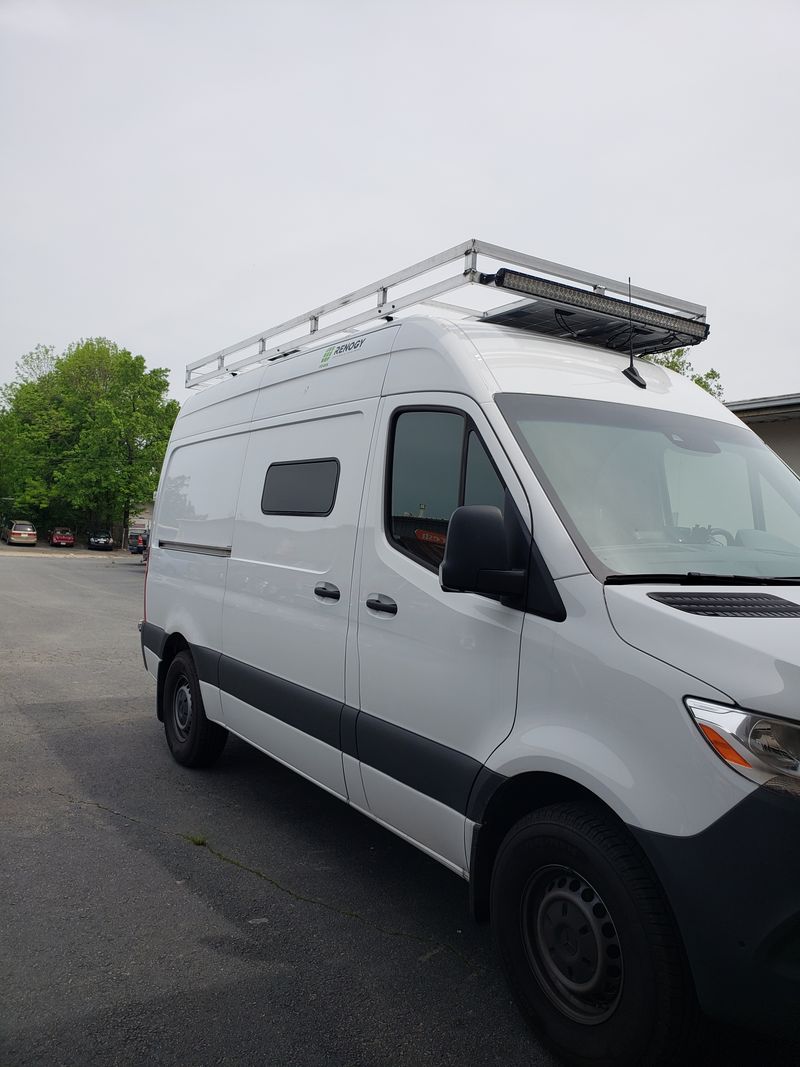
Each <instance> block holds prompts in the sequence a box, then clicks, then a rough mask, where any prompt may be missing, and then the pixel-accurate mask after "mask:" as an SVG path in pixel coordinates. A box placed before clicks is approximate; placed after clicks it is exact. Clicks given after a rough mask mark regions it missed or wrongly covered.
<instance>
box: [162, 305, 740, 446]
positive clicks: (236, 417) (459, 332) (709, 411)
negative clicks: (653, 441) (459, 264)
mask: <svg viewBox="0 0 800 1067" xmlns="http://www.w3.org/2000/svg"><path fill="white" fill-rule="evenodd" d="M390 364H391V369H390ZM627 365H628V357H627V356H626V355H623V354H621V353H616V352H610V351H608V350H607V349H601V348H594V347H591V346H588V345H583V344H579V343H577V342H575V341H565V340H561V339H558V338H551V337H543V336H541V335H538V334H535V333H530V332H528V331H525V330H520V329H515V328H513V327H508V326H500V325H497V324H492V323H487V322H481V321H477V320H468V319H462V320H460V321H456V320H455V319H450V318H445V317H442V316H435V317H434V316H429V315H425V316H422V315H420V316H414V317H411V318H407V319H404V320H403V321H402V322H399V323H393V324H384V325H383V326H381V327H380V328H378V329H373V330H369V331H367V332H366V333H363V334H359V335H354V336H352V337H350V338H349V339H346V340H345V341H342V342H340V343H338V344H336V345H328V346H327V347H324V346H320V347H318V348H315V349H311V350H309V351H305V352H300V353H298V354H296V355H291V356H287V357H284V358H283V359H280V360H275V361H272V362H270V363H268V364H267V365H266V366H262V367H258V368H254V369H253V370H251V371H248V372H247V373H241V374H237V375H236V376H233V377H229V378H226V379H224V380H223V381H221V382H219V383H218V384H216V385H213V386H210V387H208V388H205V389H200V390H196V391H195V392H193V393H192V394H191V395H190V396H189V398H188V399H187V400H186V401H185V403H184V405H183V408H182V409H181V414H180V416H179V423H180V422H185V421H186V420H187V418H188V417H189V416H191V415H194V416H196V417H195V418H188V422H186V424H185V425H183V426H180V427H179V426H177V425H176V436H178V437H186V436H191V435H193V434H195V433H199V432H203V431H204V430H205V429H212V428H214V429H218V428H221V427H222V426H225V425H233V424H236V423H242V422H249V421H251V419H252V418H253V417H254V413H255V411H256V402H257V397H258V394H259V393H261V391H262V390H267V391H269V392H270V393H272V389H273V387H275V393H274V394H273V395H274V398H275V403H274V404H270V403H269V402H265V403H262V402H261V401H259V402H258V403H259V411H261V412H266V411H267V410H268V411H270V413H271V414H272V413H274V414H281V413H284V412H286V411H290V410H293V408H292V406H291V405H292V401H291V400H290V398H289V396H288V395H287V394H286V390H287V389H288V388H289V387H290V383H293V382H296V383H297V387H298V388H297V389H294V388H293V389H291V394H292V395H294V396H295V401H294V404H295V409H297V408H306V407H315V406H322V405H324V404H332V403H336V402H341V401H343V400H346V399H353V398H355V397H356V396H357V395H358V396H369V395H373V396H374V395H379V394H381V393H383V394H390V393H399V392H402V393H405V392H419V391H431V392H433V391H451V392H452V391H456V392H463V393H466V394H468V395H470V396H472V397H473V398H474V399H475V400H477V401H478V403H487V402H489V401H490V400H491V398H492V397H493V396H494V394H495V393H498V392H518V393H534V394H541V395H553V396H573V397H576V398H582V399H593V400H601V401H607V402H615V403H625V404H633V405H636V406H641V407H658V408H662V409H666V410H675V411H682V412H685V413H688V414H697V415H701V416H703V417H706V418H713V419H717V420H720V421H724V422H737V421H738V420H737V418H736V416H735V415H734V414H733V413H732V412H730V411H728V409H727V408H726V407H725V406H724V405H723V404H721V403H720V402H719V401H717V400H716V399H715V398H713V397H711V396H710V395H709V394H707V393H705V392H704V391H703V390H701V389H699V388H698V387H697V386H695V385H694V384H693V383H692V382H691V381H689V380H688V379H686V378H684V377H683V376H681V375H679V374H676V373H674V372H672V371H668V370H666V369H665V368H663V367H659V366H657V365H655V364H652V363H649V362H647V361H645V360H637V367H638V368H639V371H640V373H641V374H642V376H643V378H644V380H645V382H646V386H647V388H646V389H639V388H637V387H636V386H635V385H633V384H632V383H631V382H630V381H628V380H627V379H626V378H625V377H624V376H623V374H622V371H623V369H624V368H625V367H626V366H627ZM346 368H350V373H349V375H347V383H348V384H347V385H346V386H345V384H344V381H343V374H337V373H336V372H337V370H338V371H340V372H345V373H346ZM368 368H370V370H369V372H368ZM311 376H313V379H314V381H315V388H314V390H313V394H314V399H313V400H312V398H311V396H310V395H309V389H310V384H309V379H310V377H311ZM299 379H303V380H304V382H305V383H306V384H304V385H303V386H302V389H301V388H300V381H299ZM278 387H283V388H278ZM343 389H344V392H343V391H342V390H343ZM348 390H349V391H348ZM357 390H360V392H356V391H357ZM278 394H281V396H280V399H278ZM301 394H302V399H300V398H301ZM287 405H288V406H287ZM210 408H216V410H215V411H214V413H213V416H212V414H211V411H209V410H208V409H210ZM202 412H205V413H206V417H203V415H201V413H202ZM255 417H265V415H264V414H261V415H260V416H259V415H256V416H255Z"/></svg>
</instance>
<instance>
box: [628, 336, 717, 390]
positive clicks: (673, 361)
mask: <svg viewBox="0 0 800 1067" xmlns="http://www.w3.org/2000/svg"><path fill="white" fill-rule="evenodd" d="M645 359H647V360H649V361H650V362H651V363H656V364H657V365H658V366H659V367H666V368H667V370H674V371H677V372H678V374H682V375H683V376H684V378H691V380H692V381H693V382H694V384H695V385H699V386H700V388H701V389H705V391H706V392H707V393H711V395H712V396H715V397H716V398H717V400H722V379H721V378H720V374H719V371H716V370H714V368H713V367H712V368H711V370H707V371H706V372H705V373H704V374H700V373H699V371H696V370H695V369H694V366H693V365H692V363H691V361H690V360H689V357H688V356H687V355H686V349H685V348H673V350H672V351H671V352H661V353H659V354H658V355H655V356H645Z"/></svg>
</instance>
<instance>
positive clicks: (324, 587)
mask: <svg viewBox="0 0 800 1067" xmlns="http://www.w3.org/2000/svg"><path fill="white" fill-rule="evenodd" d="M314 592H315V593H316V594H317V596H319V597H322V599H323V600H338V599H339V597H340V596H341V595H342V594H341V593H340V592H339V590H338V588H337V587H336V586H335V585H334V584H333V582H317V584H316V585H315V586H314Z"/></svg>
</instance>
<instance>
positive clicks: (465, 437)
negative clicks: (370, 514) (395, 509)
mask: <svg viewBox="0 0 800 1067" xmlns="http://www.w3.org/2000/svg"><path fill="white" fill-rule="evenodd" d="M420 411H429V412H435V413H437V414H442V415H460V416H461V419H462V422H463V430H462V434H461V460H460V464H459V472H458V500H459V501H463V499H464V490H465V488H466V483H467V454H468V452H469V435H470V433H472V432H474V434H475V436H476V437H477V438H478V441H479V442H480V444H481V447H482V448H483V450H484V452H485V453H486V455H487V456H488V458H489V462H490V463H491V465H492V469H493V470H494V472H495V474H496V475H497V479H498V481H499V482H500V484H501V485H502V486H503V488H504V490H505V491H506V493H508V492H509V489H508V486H507V485H506V481H505V478H503V476H502V474H501V473H500V471H499V470H498V469H497V464H496V463H495V461H494V457H493V456H492V453H491V451H490V450H489V449H488V448H487V447H486V442H485V441H484V439H483V436H482V435H481V432H480V430H479V429H478V427H477V425H476V423H475V420H474V419H473V418H472V417H471V416H470V415H468V414H467V412H466V411H464V409H463V408H457V407H450V406H449V405H447V404H408V405H403V406H402V407H399V408H395V409H394V411H393V412H392V416H391V420H390V422H389V433H388V437H387V442H388V444H387V449H386V463H385V467H384V480H383V534H384V537H385V538H386V540H387V542H388V544H389V545H390V547H391V548H392V549H393V550H394V551H395V552H399V553H400V555H401V556H405V557H406V558H407V559H410V560H412V561H413V562H414V563H416V564H417V566H419V567H422V568H423V570H426V571H430V573H431V574H437V575H438V573H439V568H438V567H437V566H435V565H434V564H432V563H426V562H425V560H422V559H420V558H419V556H415V555H414V554H413V552H409V551H408V549H406V548H403V546H402V545H401V544H399V543H398V542H397V541H396V540H395V539H394V537H393V536H392V488H393V481H392V479H393V474H394V443H395V434H396V430H397V423H398V422H399V420H400V416H401V415H407V414H409V413H410V412H411V413H414V412H420ZM456 507H459V508H460V507H463V504H461V503H459V504H457V505H456Z"/></svg>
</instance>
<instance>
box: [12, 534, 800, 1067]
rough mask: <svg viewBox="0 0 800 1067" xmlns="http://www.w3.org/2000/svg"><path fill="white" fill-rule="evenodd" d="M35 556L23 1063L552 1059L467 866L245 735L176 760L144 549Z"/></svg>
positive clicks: (15, 748)
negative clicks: (499, 957) (416, 842)
mask: <svg viewBox="0 0 800 1067" xmlns="http://www.w3.org/2000/svg"><path fill="white" fill-rule="evenodd" d="M37 552H38V550H29V549H21V550H13V551H12V550H9V549H8V548H7V546H5V545H3V546H0V1063H2V1064H3V1067H22V1065H33V1064H36V1065H47V1067H50V1065H62V1064H63V1065H70V1067H73V1065H74V1067H78V1065H80V1067H86V1065H96V1064H97V1065H99V1064H131V1065H133V1064H136V1065H145V1064H158V1065H171V1064H175V1065H179V1064H180V1065H211V1064H215V1065H216V1064H270V1065H272V1064H274V1065H281V1067H283V1065H286V1067H289V1065H294V1064H298V1065H303V1067H312V1065H322V1064H325V1065H326V1067H328V1065H334V1064H342V1065H348V1067H351V1065H352V1067H357V1065H370V1067H372V1065H384V1064H387V1065H392V1064H408V1065H414V1067H416V1065H426V1064H431V1065H433V1064H436V1065H445V1064H453V1065H456V1064H458V1065H459V1067H472V1065H476V1067H484V1065H495V1064H496V1065H503V1067H523V1065H524V1067H534V1065H540V1064H542V1065H544V1064H551V1063H553V1062H554V1061H553V1060H552V1059H551V1058H550V1057H549V1056H548V1054H547V1053H546V1052H545V1051H544V1050H543V1049H542V1047H541V1046H540V1044H539V1043H538V1042H537V1040H536V1038H535V1037H534V1036H531V1035H530V1034H529V1032H528V1031H527V1029H526V1027H525V1026H524V1024H523V1023H522V1021H521V1019H520V1017H519V1016H518V1014H517V1011H516V1009H515V1007H514V1005H513V1004H512V1002H511V1000H510V997H509V994H508V992H507V989H506V986H505V983H504V980H503V977H502V975H501V973H500V971H499V967H498V965H497V963H496V961H495V957H494V954H493V950H492V945H491V937H490V934H489V931H488V929H487V928H486V927H479V926H476V925H475V924H474V923H473V922H472V920H471V919H470V918H469V916H468V912H467V886H466V883H464V882H462V881H461V880H460V879H459V878H457V877H456V876H454V875H452V874H450V873H449V872H448V871H446V870H445V869H444V868H442V867H440V866H439V865H438V864H436V863H435V862H434V861H433V860H431V859H429V858H428V857H426V856H424V855H423V854H422V853H420V852H418V851H417V850H416V849H414V848H412V847H411V846H409V845H407V844H406V843H404V842H403V841H401V840H400V839H398V838H396V837H395V836H394V835H392V834H391V833H389V832H388V831H385V830H383V829H382V828H380V827H378V826H377V825H376V824H374V823H372V822H371V821H370V820H369V819H367V818H365V817H364V816H362V815H359V814H358V813H356V812H354V811H352V810H351V809H349V808H348V807H347V806H346V805H344V804H342V803H341V802H340V801H338V800H336V799H335V798H334V797H332V796H329V795H328V794H326V793H325V792H323V791H322V790H320V789H318V788H316V787H315V786H313V785H311V784H310V783H308V782H306V781H305V780H304V779H302V778H300V777H299V776H298V775H295V774H293V773H292V772H290V771H288V770H286V769H285V768H283V767H282V766H280V765H279V764H277V763H275V762H274V761H272V760H270V759H268V758H267V757H265V756H263V755H261V754H259V753H258V752H256V751H254V750H253V749H251V748H249V747H248V746H247V745H245V744H244V743H242V742H240V741H238V740H236V739H231V740H230V741H229V743H228V746H227V748H226V750H225V752H224V754H223V756H222V758H221V760H220V762H219V763H218V765H217V766H216V767H214V768H213V769H211V770H207V771H190V770H186V769H184V768H181V767H179V766H178V765H177V764H176V763H174V761H173V760H172V758H171V757H170V755H169V752H168V750H167V747H166V744H165V741H164V737H163V730H162V727H161V726H160V724H159V723H158V722H157V720H156V718H155V713H154V707H153V698H154V683H153V680H152V679H151V678H150V676H149V675H147V674H146V672H145V670H144V668H143V665H142V658H141V652H140V648H139V638H138V633H137V630H136V623H137V621H138V619H139V618H140V615H141V603H142V585H143V572H144V568H143V567H142V566H141V559H140V557H138V556H130V555H128V554H127V553H122V552H115V553H112V554H105V553H103V554H100V553H98V554H96V555H95V554H89V555H84V554H83V553H81V554H78V553H75V554H74V555H73V556H72V557H71V558H67V556H66V555H64V556H63V557H62V558H54V557H53V555H52V554H51V553H49V552H46V553H39V554H37V555H34V553H37ZM28 553H30V555H29V558H26V555H27V554H28ZM709 1034H710V1036H707V1037H704V1038H703V1045H702V1047H703V1049H704V1052H703V1053H702V1057H701V1061H702V1062H704V1063H712V1062H720V1063H723V1062H724V1063H728V1064H732V1063H733V1064H735V1063H742V1064H745V1063H748V1064H749V1063H752V1064H763V1063H765V1062H778V1061H782V1062H797V1060H795V1059H793V1058H792V1054H791V1052H788V1053H787V1050H786V1049H784V1048H781V1047H779V1046H771V1045H769V1044H768V1043H767V1042H765V1041H764V1039H763V1038H758V1037H752V1036H751V1035H750V1034H748V1033H746V1032H741V1033H739V1032H736V1033H731V1032H730V1031H725V1032H724V1033H722V1032H719V1031H717V1030H716V1029H712V1030H711V1031H710V1032H709ZM787 1056H788V1057H789V1058H788V1059H787Z"/></svg>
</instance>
